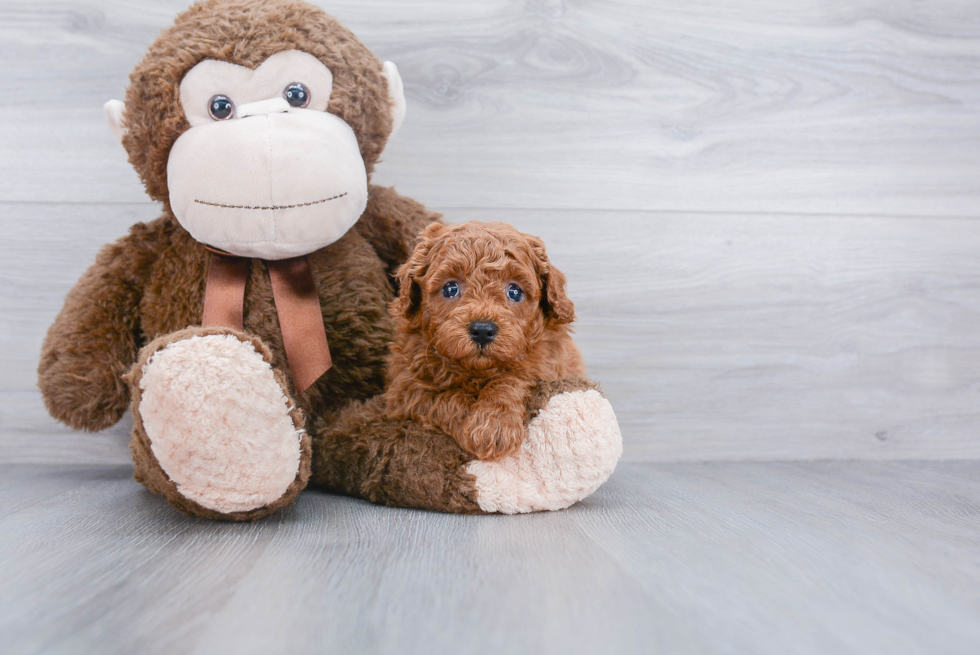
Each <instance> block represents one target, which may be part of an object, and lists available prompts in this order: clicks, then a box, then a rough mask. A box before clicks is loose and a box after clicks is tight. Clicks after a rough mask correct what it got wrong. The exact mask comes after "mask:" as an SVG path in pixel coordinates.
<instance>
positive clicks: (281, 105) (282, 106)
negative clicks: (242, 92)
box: [237, 97, 289, 118]
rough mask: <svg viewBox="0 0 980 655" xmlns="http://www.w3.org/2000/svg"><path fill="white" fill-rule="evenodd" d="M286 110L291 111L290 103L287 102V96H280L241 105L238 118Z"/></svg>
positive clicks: (278, 112)
mask: <svg viewBox="0 0 980 655" xmlns="http://www.w3.org/2000/svg"><path fill="white" fill-rule="evenodd" d="M285 111H289V103H288V102H286V99H285V98H282V97H280V98H269V99H268V100H259V101H258V102H250V103H248V104H244V105H240V106H239V107H238V112H237V113H238V118H247V117H249V116H262V115H264V114H280V113H282V112H285Z"/></svg>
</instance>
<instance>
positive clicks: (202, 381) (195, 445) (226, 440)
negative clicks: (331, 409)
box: [139, 334, 301, 513]
mask: <svg viewBox="0 0 980 655" xmlns="http://www.w3.org/2000/svg"><path fill="white" fill-rule="evenodd" d="M142 373H143V375H142V378H141V379H140V392H141V401H140V406H139V412H140V416H141V417H142V421H143V428H144V430H145V431H146V434H147V436H148V437H149V439H150V444H151V448H152V450H153V454H154V456H155V457H156V458H157V461H158V462H159V463H160V467H161V468H162V469H163V471H164V472H165V473H166V474H167V476H168V477H169V478H170V479H171V480H172V481H173V482H174V483H175V484H176V485H177V490H178V491H180V493H181V494H183V495H184V496H185V497H186V498H189V499H190V500H193V501H194V502H196V503H198V504H199V505H201V506H202V507H206V508H208V509H211V510H215V511H218V512H223V513H230V512H243V511H248V510H252V509H255V508H258V507H263V506H265V505H268V504H269V503H271V502H273V501H275V500H278V499H279V498H281V497H282V495H283V494H284V493H285V492H286V489H287V488H288V487H289V485H290V484H291V483H292V482H293V480H294V479H295V478H296V474H297V471H298V470H299V465H300V436H301V435H300V433H299V432H298V431H297V430H296V426H295V425H294V424H293V421H292V418H291V417H290V415H289V403H288V401H287V399H286V396H285V394H284V393H283V390H282V387H280V386H279V383H278V382H277V381H276V379H275V376H274V374H273V370H272V367H271V366H270V365H269V364H268V363H267V362H266V361H265V360H264V359H262V356H261V355H260V354H259V353H258V352H256V350H255V348H254V347H253V346H252V344H251V343H248V342H244V341H241V340H240V339H238V338H236V337H235V336H233V335H230V334H217V335H209V336H196V337H191V338H189V339H184V340H181V341H177V342H174V343H171V344H169V345H168V346H167V347H165V348H163V349H161V350H159V351H157V352H156V353H154V354H153V356H152V357H151V358H150V360H149V361H148V362H147V363H146V365H145V366H144V367H143V371H142Z"/></svg>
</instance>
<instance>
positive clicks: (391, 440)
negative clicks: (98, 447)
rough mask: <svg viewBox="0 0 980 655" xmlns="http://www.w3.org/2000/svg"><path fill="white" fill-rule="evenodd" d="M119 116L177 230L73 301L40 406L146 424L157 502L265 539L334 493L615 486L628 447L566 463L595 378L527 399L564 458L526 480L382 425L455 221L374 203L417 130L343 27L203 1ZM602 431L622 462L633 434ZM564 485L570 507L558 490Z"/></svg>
mask: <svg viewBox="0 0 980 655" xmlns="http://www.w3.org/2000/svg"><path fill="white" fill-rule="evenodd" d="M106 114H107V117H108V119H109V123H110V127H111V128H112V129H113V132H114V134H115V135H116V136H117V137H118V138H119V139H120V140H121V142H122V145H123V146H124V147H125V149H126V151H127V153H128V155H129V161H130V162H131V163H132V165H133V166H134V168H135V169H136V171H137V173H138V174H139V176H140V178H141V180H142V181H143V183H144V185H145V187H146V191H147V193H148V194H149V196H150V197H151V198H153V199H154V200H157V201H159V202H161V203H162V204H163V212H162V214H161V216H160V217H159V218H157V219H156V220H154V221H151V222H149V223H146V224H143V223H139V224H137V225H134V226H133V227H132V228H131V229H130V231H129V234H128V235H127V236H125V237H123V238H121V239H120V240H118V241H117V242H115V243H113V244H111V245H108V246H106V247H105V248H104V249H103V250H102V251H101V252H100V253H99V255H98V257H97V259H96V262H95V264H94V265H93V266H92V267H91V268H90V269H89V270H88V271H87V272H86V273H85V274H84V275H83V276H82V278H81V279H80V280H79V282H78V283H77V284H76V285H75V287H74V288H73V289H72V290H71V291H70V292H69V294H68V296H67V298H66V300H65V304H64V307H63V309H62V310H61V312H60V313H59V314H58V316H57V318H56V319H55V322H54V324H53V325H52V326H51V328H50V330H49V331H48V334H47V337H46V339H45V341H44V345H43V348H42V353H41V360H40V364H39V367H38V374H39V386H40V388H41V391H42V394H43V396H44V401H45V404H46V406H47V408H48V411H49V412H50V413H51V415H52V416H54V417H55V418H56V419H58V420H60V421H62V422H63V423H65V424H67V425H69V426H71V427H73V428H76V429H82V430H93V431H94V430H101V429H104V428H106V427H109V426H111V425H113V424H115V423H116V422H117V421H119V420H120V418H121V417H122V415H123V414H124V412H125V410H126V409H127V408H131V409H132V414H133V423H134V425H133V436H132V440H131V450H132V455H133V460H134V463H135V469H136V471H135V477H136V479H137V480H139V481H140V482H142V483H143V484H145V485H146V486H147V487H148V488H149V489H150V490H151V491H153V492H155V493H158V494H161V495H163V496H164V497H165V498H166V499H167V500H168V501H169V502H170V503H172V504H173V505H174V506H175V507H177V508H178V509H180V510H181V511H183V512H185V513H187V514H191V515H195V516H202V517H208V518H213V519H222V520H236V521H237V520H253V519H256V518H259V517H262V516H265V515H268V514H269V513H271V512H273V511H275V510H277V509H280V508H283V507H285V506H288V505H289V504H290V503H292V502H293V500H294V499H295V498H296V496H297V494H298V493H299V492H300V491H301V490H302V489H303V488H304V487H305V486H306V485H307V484H308V482H310V480H311V474H312V481H313V482H314V483H315V484H317V485H319V486H321V487H323V488H326V489H331V490H336V491H340V492H344V493H348V494H352V495H356V496H360V497H363V498H366V499H368V500H371V501H374V502H380V503H386V504H390V505H398V506H406V507H419V508H426V509H432V510H438V511H448V512H466V513H481V512H523V511H534V510H539V509H556V508H558V507H564V506H568V505H570V504H572V503H574V502H576V501H577V500H580V499H581V498H583V497H584V496H586V495H588V494H589V493H591V492H592V491H593V490H594V489H595V487H597V486H598V484H601V482H602V481H604V480H605V477H608V475H609V473H611V471H612V468H613V467H614V466H615V460H616V459H618V452H621V446H620V450H619V451H618V452H616V453H615V457H612V458H609V457H607V458H606V459H607V460H609V461H606V462H605V463H604V464H603V465H602V466H603V467H604V470H603V472H602V474H601V475H600V476H599V478H601V479H598V480H596V479H595V472H594V471H593V472H592V474H591V477H590V478H589V479H588V480H585V481H584V482H582V481H579V482H577V481H576V476H575V473H574V470H575V466H574V459H575V458H576V457H579V456H581V454H582V452H583V451H588V449H589V448H590V447H591V446H590V445H589V443H590V442H589V441H588V439H585V440H580V441H581V444H580V445H581V447H579V448H577V449H576V448H568V444H569V443H570V442H576V440H577V439H578V437H579V435H580V433H582V432H583V431H584V432H589V431H590V430H591V431H592V432H595V430H594V429H592V428H594V427H595V426H590V425H589V424H588V423H589V421H588V420H586V421H585V423H584V424H583V422H582V416H591V415H592V414H588V413H586V414H584V415H583V414H581V413H578V414H576V410H575V406H576V405H575V404H576V403H582V402H586V403H587V402H593V404H594V402H595V400H594V398H596V397H597V396H596V395H595V392H594V391H592V392H591V393H592V394H593V395H592V396H590V395H588V394H589V391H588V390H589V389H590V387H591V385H590V384H589V383H588V382H585V381H583V380H581V379H575V380H565V381H561V380H559V381H552V382H550V383H548V384H542V385H539V388H537V389H536V391H535V393H534V394H533V397H531V398H529V400H528V403H529V409H528V417H529V419H528V420H529V421H532V419H533V420H537V421H538V428H537V432H534V431H533V430H530V428H529V441H531V442H532V443H531V444H530V445H529V447H530V446H534V445H535V443H536V444H537V446H536V447H537V448H538V449H539V450H540V449H541V448H542V447H544V448H551V450H550V451H549V452H548V456H547V457H539V458H538V462H537V463H536V464H535V463H534V462H531V463H530V464H528V463H527V462H526V461H525V462H524V463H523V464H522V465H521V467H519V468H514V467H513V466H511V467H509V468H508V463H507V461H505V460H500V461H497V462H481V461H477V460H475V459H474V458H473V457H472V456H471V455H469V454H467V453H466V452H465V451H463V450H461V449H460V447H459V446H458V445H457V443H456V441H454V440H453V439H452V438H450V437H449V436H447V435H446V434H444V433H442V432H440V431H439V430H437V429H433V428H431V427H427V426H424V425H421V424H419V423H418V422H416V421H413V420H412V419H411V418H404V417H402V418H398V419H394V418H390V417H389V416H388V415H386V414H385V412H384V411H383V404H381V403H380V402H379V401H378V400H377V398H378V397H380V394H381V393H382V392H383V391H384V383H385V362H386V357H387V356H388V350H389V344H390V343H391V341H392V338H393V327H392V320H391V317H390V315H389V309H388V307H389V303H390V302H391V301H392V300H393V298H394V297H395V293H396V284H397V282H396V281H395V277H394V275H395V273H396V271H397V270H398V268H399V266H400V265H401V264H402V263H403V262H404V261H405V260H406V259H407V258H408V257H409V255H410V254H411V253H412V252H413V249H414V246H415V244H416V242H417V239H418V234H419V233H420V232H421V231H422V230H423V229H424V228H425V227H426V226H427V225H429V224H431V223H433V222H438V221H439V218H440V217H439V215H438V214H435V213H433V212H430V211H428V210H426V209H425V208H424V207H423V206H422V205H421V204H419V203H418V202H416V201H414V200H411V199H409V198H405V197H402V196H400V195H398V194H397V193H396V192H395V191H394V190H393V189H390V188H382V187H378V186H374V185H371V184H370V177H371V173H372V170H373V168H374V165H375V164H376V163H377V161H378V157H379V155H380V154H381V152H382V150H383V148H384V146H385V143H386V142H387V140H388V139H389V138H390V136H391V135H392V134H393V133H394V132H395V130H397V129H398V127H399V125H400V124H401V122H402V119H403V118H404V115H405V98H404V93H403V88H402V81H401V78H400V77H399V74H398V70H397V68H396V67H395V65H394V64H392V63H391V62H385V63H383V64H382V62H380V61H379V60H378V59H377V58H375V56H374V55H373V54H372V53H371V52H370V51H368V50H367V48H365V46H364V45H362V44H361V43H360V42H359V41H358V40H357V39H356V38H355V37H354V35H353V34H351V33H350V32H349V31H348V30H347V29H345V28H344V27H342V26H341V25H340V24H339V23H338V22H337V21H336V20H335V19H333V18H332V17H330V16H328V15H327V14H325V13H324V12H322V11H321V10H319V9H318V8H316V7H313V6H311V5H308V4H305V3H302V2H295V1H289V0H207V1H205V2H199V3H197V4H195V5H193V6H192V7H191V8H190V9H188V10H187V11H186V12H184V13H182V14H181V15H179V16H178V17H177V19H176V22H175V23H174V25H173V26H171V27H170V28H168V29H167V30H165V31H164V32H163V33H162V34H161V35H160V36H159V37H158V38H157V40H156V41H155V42H154V43H153V45H152V46H150V49H149V51H148V53H147V54H146V56H145V58H144V59H143V61H142V62H141V63H140V64H139V65H138V66H137V67H136V69H135V70H134V71H133V73H132V75H131V76H130V84H129V87H128V89H127V92H126V100H125V103H123V102H119V101H110V102H108V103H107V104H106ZM576 394H577V395H576ZM587 398H592V399H593V400H592V401H588V400H585V399H587ZM372 399H375V400H372ZM556 401H561V402H562V403H563V412H558V413H556V412H554V411H551V412H550V414H549V411H550V410H549V408H550V407H551V404H552V403H554V402H556ZM602 402H605V401H604V400H602ZM569 403H571V405H570V404H569ZM569 407H571V410H572V411H569ZM610 412H611V410H610ZM546 415H547V416H546ZM548 416H550V417H551V418H550V419H549V420H539V419H542V417H544V418H548ZM576 417H577V418H576ZM576 421H577V422H576ZM602 429H603V430H605V432H604V433H603V434H605V435H606V436H605V437H603V438H604V439H605V441H606V444H605V445H603V446H602V448H605V449H606V450H607V451H608V450H609V443H612V444H613V451H615V449H616V444H618V443H619V442H618V439H619V432H618V428H617V427H616V426H615V421H614V419H613V423H612V424H611V427H610V425H609V424H608V415H606V425H605V427H603V428H602ZM531 434H537V435H538V436H537V438H536V439H537V440H536V441H535V440H533V439H531V438H530V435H531ZM559 443H561V444H564V445H563V446H557V447H552V446H550V444H559ZM576 443H577V442H576ZM494 467H496V468H494ZM535 467H537V468H535ZM565 467H567V469H568V471H569V472H570V473H569V475H566V476H565V477H566V482H565V483H564V486H562V488H561V489H559V490H557V491H556V489H555V488H554V485H553V484H552V485H551V486H550V487H549V483H544V482H541V480H554V479H555V476H556V472H557V473H561V472H562V471H563V470H564V469H565ZM539 469H540V470H539ZM545 469H547V470H545ZM515 476H516V477H515ZM539 478H540V479H539ZM569 481H570V482H569ZM580 482H581V483H580Z"/></svg>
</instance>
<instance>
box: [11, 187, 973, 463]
mask: <svg viewBox="0 0 980 655" xmlns="http://www.w3.org/2000/svg"><path fill="white" fill-rule="evenodd" d="M156 212H157V210H156V208H155V207H154V206H152V205H148V204H147V205H76V206H68V205H62V204H53V205H34V204H8V205H5V206H4V213H5V215H6V217H7V218H8V220H9V222H10V225H11V228H10V229H9V230H8V237H7V240H5V241H4V242H2V243H0V257H2V258H3V260H4V261H6V262H7V263H8V265H7V266H5V268H4V270H3V271H2V272H0V306H2V307H4V308H5V311H4V312H2V313H0V345H2V348H0V353H2V354H0V363H2V364H0V365H2V368H3V370H4V371H5V375H4V376H3V378H2V382H0V384H2V389H0V391H2V393H0V434H2V436H0V461H33V462H46V461H52V459H53V460H54V461H64V462H81V461H84V462H93V463H95V462H99V461H105V462H113V463H122V462H125V461H128V453H127V452H126V448H125V444H126V437H125V434H126V427H125V426H121V427H117V428H115V429H114V430H113V431H112V432H110V433H109V434H107V435H104V436H99V435H81V434H73V433H71V432H68V431H65V430H63V429H61V428H59V427H58V426H56V425H55V424H54V423H53V422H52V421H51V420H50V419H49V418H48V417H47V416H46V414H45V412H44V409H43V406H42V404H41V401H40V397H39V395H38V393H37V391H36V390H35V386H34V385H35V372H34V371H35V368H36V365H37V354H38V351H39V349H40V344H41V339H42V338H43V335H44V333H45V331H46V329H47V326H48V325H49V323H50V322H51V320H52V319H53V317H54V315H55V314H56V312H57V311H58V309H59V307H60V305H61V302H62V299H63V297H64V294H65V293H66V292H67V291H68V289H69V288H70V287H71V285H72V284H74V282H75V280H76V279H77V278H78V276H79V275H80V274H81V272H82V271H83V270H84V268H85V267H86V266H87V265H88V264H89V263H90V262H91V261H92V259H93V258H94V256H95V252H96V251H97V250H98V248H99V247H100V246H101V245H102V244H103V243H105V242H107V241H110V240H112V239H113V238H114V237H115V236H117V235H119V234H122V233H124V232H125V227H124V226H125V225H127V224H128V223H130V222H132V221H135V220H139V219H144V220H145V219H150V218H153V217H155V215H156ZM447 218H449V219H450V220H454V221H464V220H470V219H478V220H503V221H506V222H510V223H513V224H515V225H517V226H518V227H519V228H521V229H523V230H526V231H528V232H530V233H532V234H538V235H540V236H542V237H543V238H544V239H545V241H546V243H547V244H548V246H549V250H550V252H551V255H552V258H553V260H554V263H555V264H556V265H557V266H558V267H559V268H561V269H562V270H564V271H565V272H566V274H567V275H568V278H569V285H570V286H569V289H570V294H571V297H572V299H573V300H574V301H575V303H576V307H577V311H578V316H579V321H578V324H577V328H576V334H577V337H576V338H577V340H578V342H579V344H580V345H581V347H582V349H583V351H584V353H585V357H586V361H587V363H588V365H589V367H590V372H591V374H592V375H593V377H595V378H596V379H598V380H599V381H601V382H602V384H603V386H604V388H605V390H606V392H607V393H608V394H609V396H610V398H611V399H612V401H613V404H614V406H615V408H616V410H617V413H618V415H619V418H620V421H621V423H622V427H623V433H624V436H625V439H626V458H627V460H631V461H661V460H666V461H673V460H705V459H708V460H718V459H721V460H727V459H736V460H752V459H810V458H818V459H834V458H859V459H869V458H870V459H875V458H886V459H895V458H925V459H956V458H980V439H978V437H977V428H976V426H977V425H980V403H978V402H977V389H978V388H980V331H978V330H977V329H976V326H977V325H980V259H978V258H977V257H976V248H975V244H976V243H978V242H980V222H978V221H974V220H969V219H925V218H922V219H913V218H902V219H897V218H868V217H855V216H821V217H800V216H785V215H762V216H746V215H720V216H719V215H710V214H687V213H680V214H677V213H642V212H636V213H631V212H589V211H578V212H572V211H503V210H453V211H450V212H449V213H448V214H447ZM39 270H40V271H43V274H38V271H39ZM101 458H106V459H101Z"/></svg>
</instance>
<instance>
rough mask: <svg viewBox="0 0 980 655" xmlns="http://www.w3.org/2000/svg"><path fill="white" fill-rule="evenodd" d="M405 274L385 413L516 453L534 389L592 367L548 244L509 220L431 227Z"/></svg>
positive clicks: (475, 445)
mask: <svg viewBox="0 0 980 655" xmlns="http://www.w3.org/2000/svg"><path fill="white" fill-rule="evenodd" d="M397 277H398V281H399V284H400V291H399V295H398V298H396V299H395V300H394V301H393V302H392V305H391V309H392V315H393V316H394V318H395V328H396V331H397V336H396V339H395V342H394V344H393V345H392V348H391V353H392V354H391V359H390V360H389V368H388V376H389V384H388V391H387V392H386V394H385V404H386V413H387V414H388V415H389V416H390V417H391V418H403V419H404V418H411V419H415V420H416V421H418V422H420V423H421V424H423V425H424V426H426V427H435V428H439V429H441V430H443V431H444V432H447V433H448V434H450V435H452V436H453V437H454V438H455V439H456V441H457V442H458V443H459V445H460V447H461V448H462V449H463V450H465V451H466V452H467V453H470V454H471V455H474V456H475V457H477V458H479V459H488V460H493V459H500V458H501V457H504V456H506V455H509V454H511V453H513V452H514V451H516V450H517V449H518V448H520V446H521V443H522V442H523V440H524V436H525V432H526V430H525V419H526V410H525V401H526V398H527V397H528V395H529V392H530V390H531V388H532V387H533V386H534V385H535V384H537V383H538V382H541V381H552V380H559V379H562V378H567V377H569V376H572V375H578V374H582V373H584V369H585V367H584V364H583V362H582V356H581V354H580V353H579V351H578V348H577V347H576V346H575V344H574V342H573V341H572V338H571V336H570V332H571V330H570V329H569V324H570V323H571V322H572V321H573V320H574V319H575V308H574V306H573V305H572V302H571V301H570V300H569V299H568V297H567V296H566V295H565V276H564V275H563V274H562V273H561V271H559V270H558V269H556V268H554V267H553V266H551V263H550V262H549V261H548V256H547V254H546V253H545V248H544V244H543V243H542V242H541V240H540V239H538V238H537V237H533V236H529V235H527V234H522V233H521V232H518V231H517V230H516V229H514V228H513V227H511V226H509V225H505V224H503V223H478V222H475V221H474V222H470V223H464V224H462V225H452V226H446V225H442V224H432V225H430V226H429V227H428V228H427V229H426V230H425V231H424V232H423V233H422V237H421V240H420V242H419V244H418V245H417V247H416V248H415V252H414V253H413V254H412V256H411V257H410V258H409V260H408V261H407V262H406V263H405V264H404V265H403V266H402V267H401V268H400V269H399V271H398V274H397Z"/></svg>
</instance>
